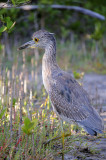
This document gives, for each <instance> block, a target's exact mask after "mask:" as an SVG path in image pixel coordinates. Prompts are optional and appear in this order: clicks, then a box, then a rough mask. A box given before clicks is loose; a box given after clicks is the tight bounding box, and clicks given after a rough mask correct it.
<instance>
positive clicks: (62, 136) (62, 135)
mask: <svg viewBox="0 0 106 160" xmlns="http://www.w3.org/2000/svg"><path fill="white" fill-rule="evenodd" d="M60 123H61V138H62V160H64V129H63V121H62V120H60Z"/></svg>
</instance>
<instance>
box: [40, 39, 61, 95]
mask: <svg viewBox="0 0 106 160" xmlns="http://www.w3.org/2000/svg"><path fill="white" fill-rule="evenodd" d="M57 69H58V65H57V63H56V44H55V42H51V43H49V44H48V45H47V47H46V48H45V53H44V56H43V59H42V76H43V83H44V86H45V88H46V90H47V92H48V85H49V84H48V83H49V81H48V79H49V78H50V77H51V76H52V73H53V72H54V71H55V70H57Z"/></svg>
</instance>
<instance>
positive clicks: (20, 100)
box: [0, 44, 105, 160]
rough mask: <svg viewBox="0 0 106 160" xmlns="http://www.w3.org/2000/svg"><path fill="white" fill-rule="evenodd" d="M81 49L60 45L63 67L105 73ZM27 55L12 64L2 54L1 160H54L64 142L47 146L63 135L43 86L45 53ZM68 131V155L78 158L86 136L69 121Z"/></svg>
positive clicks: (59, 52) (60, 62)
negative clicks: (42, 64) (42, 73)
mask: <svg viewBox="0 0 106 160" xmlns="http://www.w3.org/2000/svg"><path fill="white" fill-rule="evenodd" d="M77 47H78V44H77V46H75V45H74V44H71V47H70V46H69V44H65V45H59V46H58V49H57V52H58V57H57V60H58V62H59V64H60V66H61V67H62V68H64V69H66V70H68V69H69V68H73V69H75V70H77V69H78V68H79V69H81V68H82V71H95V70H96V67H97V68H98V67H99V68H100V70H102V73H103V67H104V64H101V63H100V62H98V63H97V61H94V63H92V62H89V60H90V58H89V59H88V60H87V58H85V57H84V56H83V54H82V53H81V50H78V49H77ZM15 51H16V49H15ZM25 52H27V53H26V55H25ZM25 52H22V53H21V54H20V55H19V54H14V56H13V61H8V60H7V59H6V58H5V57H2V55H1V57H2V58H1V60H0V66H1V70H0V159H11V160H14V159H15V160H24V159H25V160H26V159H28V160H32V159H39V160H48V159H50V160H52V159H55V157H59V156H61V152H62V144H61V139H57V140H56V141H51V142H50V143H47V145H45V143H46V142H48V141H49V140H50V139H52V138H54V137H58V136H61V128H60V122H59V120H58V117H57V116H56V114H55V113H54V112H53V110H52V108H51V104H50V101H49V97H48V95H47V93H46V92H45V89H44V87H43V85H42V80H41V76H40V75H41V58H42V52H41V51H40V53H41V55H39V54H38V57H37V56H36V53H31V52H32V51H29V50H27V51H25ZM35 52H36V51H35ZM31 54H32V55H31ZM66 54H67V56H66ZM76 57H77V58H76ZM36 59H38V60H36ZM79 59H80V60H81V62H79ZM6 60H7V61H6ZM63 60H64V63H63ZM83 60H84V61H83ZM82 62H84V64H83V63H82ZM85 64H87V65H85ZM89 64H90V65H89ZM104 70H105V67H104ZM104 73H105V72H104ZM64 130H65V134H66V135H67V134H70V132H71V133H72V136H69V137H68V136H67V137H66V138H65V149H64V153H67V152H71V154H74V155H77V152H78V147H77V146H76V144H75V142H78V143H79V145H80V146H81V144H82V143H83V142H84V141H85V140H86V139H85V138H84V136H83V135H86V133H84V132H83V131H82V129H80V128H79V127H78V126H76V125H71V126H70V125H69V124H67V123H65V122H64ZM76 148H77V149H76ZM92 152H93V151H92Z"/></svg>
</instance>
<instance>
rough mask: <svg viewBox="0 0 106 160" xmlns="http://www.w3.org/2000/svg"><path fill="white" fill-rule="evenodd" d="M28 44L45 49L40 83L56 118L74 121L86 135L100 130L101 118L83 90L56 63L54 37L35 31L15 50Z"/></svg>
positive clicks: (47, 33) (94, 133)
mask: <svg viewBox="0 0 106 160" xmlns="http://www.w3.org/2000/svg"><path fill="white" fill-rule="evenodd" d="M30 47H33V48H36V47H37V48H43V49H45V53H44V56H43V60H42V76H43V84H44V86H45V89H46V91H47V93H48V94H49V97H50V101H51V104H52V107H53V109H54V111H55V112H56V113H57V115H58V116H59V118H60V119H62V120H65V121H67V122H69V123H71V121H74V122H76V123H77V124H78V125H80V126H82V127H83V128H84V129H85V130H86V131H87V132H88V133H89V134H90V135H95V136H96V135H97V133H102V131H103V122H102V119H101V118H100V116H99V114H98V113H97V111H96V110H95V109H94V108H93V107H92V106H91V103H90V99H89V97H88V95H87V93H86V91H85V90H84V89H83V88H82V87H81V86H80V85H79V84H78V82H77V81H76V80H75V79H74V78H73V77H72V76H71V75H70V74H69V73H67V72H65V71H63V70H61V68H59V66H58V65H57V63H56V40H55V37H54V35H53V33H50V32H48V31H45V30H39V31H37V32H35V33H34V34H33V37H32V40H31V41H29V42H27V43H25V44H23V45H22V46H20V48H19V50H21V49H25V48H30Z"/></svg>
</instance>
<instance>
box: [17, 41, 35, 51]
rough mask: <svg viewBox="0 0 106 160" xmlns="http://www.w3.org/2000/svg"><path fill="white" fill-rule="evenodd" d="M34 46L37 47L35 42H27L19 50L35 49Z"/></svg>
mask: <svg viewBox="0 0 106 160" xmlns="http://www.w3.org/2000/svg"><path fill="white" fill-rule="evenodd" d="M34 45H35V42H34V41H33V40H32V41H29V42H26V43H25V44H23V45H22V46H20V47H19V48H18V50H22V49H25V48H30V47H33V46H34Z"/></svg>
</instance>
